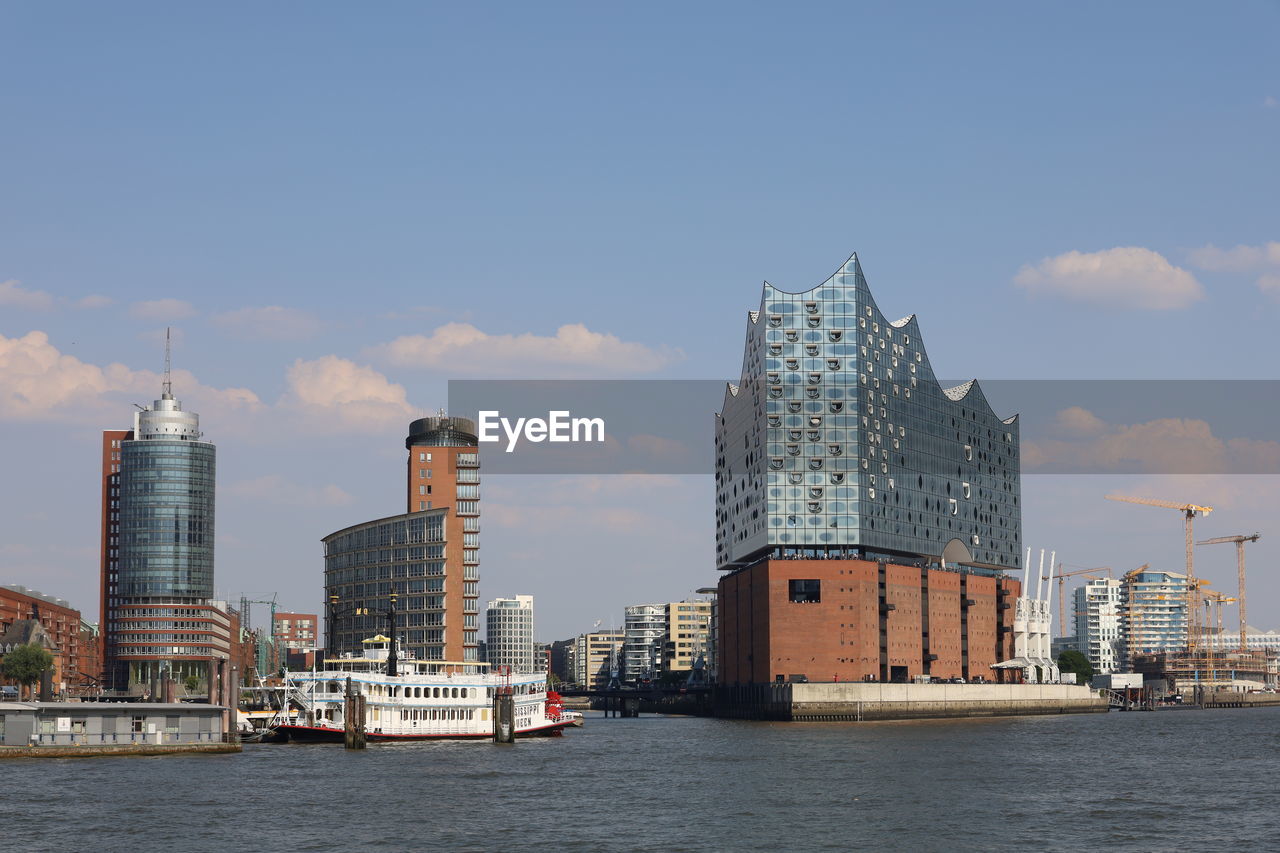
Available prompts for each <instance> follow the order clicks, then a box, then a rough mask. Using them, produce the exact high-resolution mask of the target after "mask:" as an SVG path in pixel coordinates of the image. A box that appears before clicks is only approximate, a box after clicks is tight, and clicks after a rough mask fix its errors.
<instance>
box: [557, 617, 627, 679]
mask: <svg viewBox="0 0 1280 853" xmlns="http://www.w3.org/2000/svg"><path fill="white" fill-rule="evenodd" d="M624 639H625V635H624V632H622V631H613V630H609V631H592V632H590V633H587V634H579V635H578V637H577V638H576V639H575V640H574V644H573V648H572V650H571V652H570V655H569V668H570V671H571V672H572V673H573V676H572V678H570V679H569V680H570V681H572V682H573V683H574V684H577V685H578V686H579V687H583V688H589V689H592V690H604V689H605V688H607V687H609V684H610V682H611V681H612V680H613V677H614V674H615V673H616V674H617V675H618V677H619V680H621V675H622V672H621V669H622V667H621V661H622V644H623V641H624Z"/></svg>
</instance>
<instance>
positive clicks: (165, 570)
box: [104, 387, 229, 695]
mask: <svg viewBox="0 0 1280 853" xmlns="http://www.w3.org/2000/svg"><path fill="white" fill-rule="evenodd" d="M200 439H201V433H200V418H199V416H198V415H196V414H195V413H193V412H184V411H183V410H182V404H181V403H180V402H179V401H178V400H176V399H174V397H173V395H172V394H171V393H169V391H168V388H167V387H166V389H165V392H164V394H163V395H162V396H161V398H160V399H159V400H156V401H155V402H154V404H153V405H152V406H150V407H148V408H146V409H142V410H140V411H138V412H136V413H135V414H134V427H133V432H132V433H131V434H125V436H124V437H123V438H122V439H120V440H118V451H117V452H118V454H119V456H118V460H117V461H118V476H117V477H116V479H115V483H114V485H113V488H118V495H116V496H115V507H116V509H115V512H114V513H113V516H112V519H111V525H112V528H113V529H112V530H110V531H109V533H110V537H111V543H112V544H114V554H113V555H112V556H113V569H114V571H113V573H112V575H111V577H110V579H109V588H108V589H107V595H108V600H107V609H108V611H109V613H108V616H107V618H106V620H105V621H106V623H107V630H106V631H105V632H104V636H105V637H106V640H107V649H108V651H109V657H110V661H109V667H110V670H112V671H110V678H111V680H112V682H113V683H114V686H115V687H116V688H117V689H121V690H126V691H128V692H130V693H134V694H136V693H147V692H150V693H151V694H152V695H155V693H156V691H157V690H158V689H160V687H159V685H161V684H162V680H163V679H169V680H171V681H173V682H176V683H179V684H185V683H187V682H189V681H190V680H191V679H192V678H193V677H194V681H190V683H192V684H196V685H197V687H196V690H198V691H204V690H207V689H208V685H209V679H210V662H211V661H213V660H218V659H221V658H225V657H226V656H227V653H228V648H227V643H228V641H229V640H228V637H229V635H228V628H227V625H226V624H225V620H226V617H225V615H223V614H221V613H220V612H219V611H218V609H217V608H216V607H215V606H214V605H213V603H212V602H211V599H212V598H213V595H214V586H213V561H214V554H213V539H214V484H215V477H216V457H215V448H214V446H213V445H212V444H210V443H209V442H207V441H201V440H200Z"/></svg>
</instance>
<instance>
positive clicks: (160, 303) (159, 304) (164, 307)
mask: <svg viewBox="0 0 1280 853" xmlns="http://www.w3.org/2000/svg"><path fill="white" fill-rule="evenodd" d="M129 313H130V314H132V315H133V316H135V317H138V318H139V319H142V320H162V321H163V320H181V319H183V318H185V317H191V316H193V315H194V314H195V313H196V309H195V306H193V305H192V304H191V303H190V302H186V301H184V300H182V299H152V300H149V301H146V302H135V303H133V305H132V306H130V307H129Z"/></svg>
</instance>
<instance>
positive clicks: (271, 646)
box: [240, 592, 279, 677]
mask: <svg viewBox="0 0 1280 853" xmlns="http://www.w3.org/2000/svg"><path fill="white" fill-rule="evenodd" d="M251 604H269V605H270V606H271V621H270V622H268V623H267V633H266V635H265V638H264V635H262V634H258V635H257V637H258V641H257V643H256V644H255V651H256V652H257V654H256V655H255V656H254V657H255V662H254V666H255V668H256V669H257V671H258V676H259V677H266V676H267V675H268V674H269V673H272V672H274V671H275V670H276V666H277V665H278V663H279V660H278V658H277V654H276V652H277V649H276V609H277V606H278V605H277V604H276V593H274V592H273V593H271V600H270V601H263V600H262V599H255V598H248V597H241V599H240V607H241V609H242V612H243V613H244V614H246V615H247V614H248V612H249V605H251ZM246 627H250V628H251V627H252V626H246Z"/></svg>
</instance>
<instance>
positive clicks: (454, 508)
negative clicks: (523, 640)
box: [323, 414, 480, 662]
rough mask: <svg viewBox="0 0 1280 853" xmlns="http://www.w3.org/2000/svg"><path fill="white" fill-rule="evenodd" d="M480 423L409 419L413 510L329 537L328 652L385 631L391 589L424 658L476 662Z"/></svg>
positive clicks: (414, 647) (349, 648)
mask: <svg viewBox="0 0 1280 853" xmlns="http://www.w3.org/2000/svg"><path fill="white" fill-rule="evenodd" d="M476 444H477V439H476V428H475V423H474V422H472V421H470V420H468V419H466V418H454V417H447V416H445V415H444V414H440V415H438V416H436V417H430V418H421V419H419V420H416V421H414V422H413V423H412V424H410V427H409V436H408V438H407V439H406V440H405V447H406V448H407V449H408V484H409V485H408V509H407V512H406V513H405V514H404V515H396V516H390V517H387V518H379V519H375V520H373V521H367V522H363V523H361V524H356V525H353V526H351V527H347V528H344V529H342V530H339V531H337V532H336V533H331V534H330V535H328V536H326V537H324V540H323V541H324V549H325V552H324V553H325V595H326V600H327V601H329V612H327V613H326V614H325V620H326V632H327V633H328V639H327V642H326V644H325V645H326V647H327V649H328V651H329V654H330V655H336V654H340V653H342V652H355V651H357V650H359V649H360V648H361V645H360V644H361V641H362V640H364V639H365V638H367V637H369V636H371V635H372V634H374V633H377V632H380V631H385V630H386V624H387V622H386V613H387V611H388V610H389V609H390V607H391V603H392V595H393V594H394V595H395V596H396V599H395V605H396V610H397V614H398V623H399V625H400V626H401V627H402V628H403V629H404V634H403V635H402V637H401V639H402V641H403V642H404V644H405V645H406V646H407V647H408V651H409V652H410V653H411V654H413V655H414V656H415V657H419V658H422V659H424V660H447V661H459V662H461V661H476V660H479V655H478V652H479V640H478V636H477V633H478V628H477V621H478V610H479V607H478V598H479V591H478V589H477V587H478V583H479V579H480V461H479V457H478V455H477V452H476Z"/></svg>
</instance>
